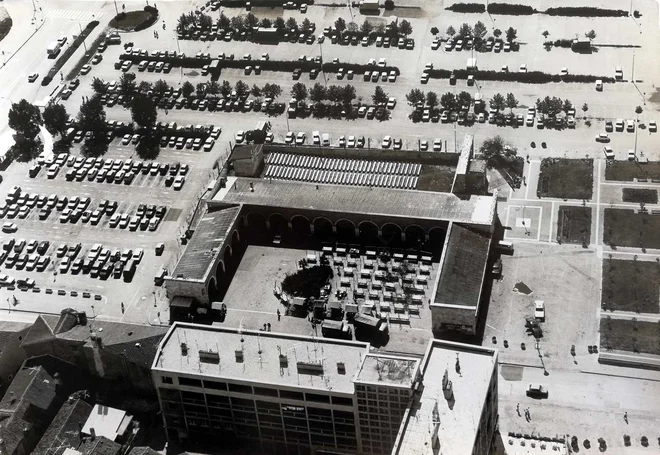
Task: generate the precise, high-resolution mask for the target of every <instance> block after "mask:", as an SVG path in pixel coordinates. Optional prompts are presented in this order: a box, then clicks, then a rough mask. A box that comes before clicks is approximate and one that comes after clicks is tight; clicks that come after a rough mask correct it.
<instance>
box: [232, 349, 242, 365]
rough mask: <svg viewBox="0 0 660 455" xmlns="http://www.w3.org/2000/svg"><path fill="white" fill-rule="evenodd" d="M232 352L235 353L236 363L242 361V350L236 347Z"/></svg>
mask: <svg viewBox="0 0 660 455" xmlns="http://www.w3.org/2000/svg"><path fill="white" fill-rule="evenodd" d="M234 354H236V363H243V350H242V349H237V350H236V351H234Z"/></svg>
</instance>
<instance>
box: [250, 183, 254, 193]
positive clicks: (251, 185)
mask: <svg viewBox="0 0 660 455" xmlns="http://www.w3.org/2000/svg"><path fill="white" fill-rule="evenodd" d="M250 193H254V184H253V183H252V182H250Z"/></svg>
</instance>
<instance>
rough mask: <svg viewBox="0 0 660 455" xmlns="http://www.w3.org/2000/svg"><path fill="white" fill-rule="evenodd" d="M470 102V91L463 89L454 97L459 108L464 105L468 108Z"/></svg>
mask: <svg viewBox="0 0 660 455" xmlns="http://www.w3.org/2000/svg"><path fill="white" fill-rule="evenodd" d="M471 104H472V95H470V92H466V91H465V90H463V91H462V92H460V93H459V94H458V96H457V97H456V107H457V108H461V107H465V106H467V107H468V108H469V107H470V105H471Z"/></svg>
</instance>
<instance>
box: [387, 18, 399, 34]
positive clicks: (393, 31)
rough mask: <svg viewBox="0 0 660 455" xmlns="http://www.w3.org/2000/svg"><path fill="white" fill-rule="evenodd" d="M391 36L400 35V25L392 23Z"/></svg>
mask: <svg viewBox="0 0 660 455" xmlns="http://www.w3.org/2000/svg"><path fill="white" fill-rule="evenodd" d="M389 34H390V36H398V35H399V24H398V23H397V22H396V21H392V22H390V31H389Z"/></svg>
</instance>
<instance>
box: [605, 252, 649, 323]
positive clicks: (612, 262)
mask: <svg viewBox="0 0 660 455" xmlns="http://www.w3.org/2000/svg"><path fill="white" fill-rule="evenodd" d="M659 278H660V263H657V262H648V261H623V260H619V259H604V260H603V285H602V287H603V291H602V294H601V302H602V307H603V309H604V310H608V311H634V312H636V313H653V314H657V313H660V304H659V303H658V302H659V299H660V281H658V279H659Z"/></svg>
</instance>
